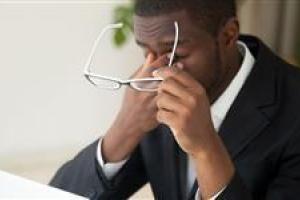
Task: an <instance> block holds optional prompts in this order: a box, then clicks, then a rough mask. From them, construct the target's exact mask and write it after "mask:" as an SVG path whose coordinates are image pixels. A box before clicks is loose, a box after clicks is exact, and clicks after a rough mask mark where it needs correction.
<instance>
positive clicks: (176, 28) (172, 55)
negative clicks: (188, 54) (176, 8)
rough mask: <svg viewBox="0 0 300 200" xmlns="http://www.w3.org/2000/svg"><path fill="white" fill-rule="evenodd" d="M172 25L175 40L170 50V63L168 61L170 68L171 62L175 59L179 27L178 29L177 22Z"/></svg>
mask: <svg viewBox="0 0 300 200" xmlns="http://www.w3.org/2000/svg"><path fill="white" fill-rule="evenodd" d="M174 25H175V40H174V46H173V50H172V53H171V57H170V61H169V65H168V66H169V67H171V66H172V64H173V61H174V57H175V52H176V48H177V45H178V39H179V27H178V22H177V21H175V22H174Z"/></svg>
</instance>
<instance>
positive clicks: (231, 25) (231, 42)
mask: <svg viewBox="0 0 300 200" xmlns="http://www.w3.org/2000/svg"><path fill="white" fill-rule="evenodd" d="M239 35H240V26H239V22H238V20H237V18H236V17H232V18H230V19H229V20H227V21H226V22H225V24H224V26H223V27H222V29H221V31H220V33H219V39H220V42H221V44H223V45H224V47H225V48H229V49H230V48H232V47H234V46H235V45H236V42H237V40H238V39H239Z"/></svg>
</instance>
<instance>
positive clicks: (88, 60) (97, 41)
mask: <svg viewBox="0 0 300 200" xmlns="http://www.w3.org/2000/svg"><path fill="white" fill-rule="evenodd" d="M122 27H123V24H122V23H118V24H109V25H108V26H106V27H105V28H104V29H103V30H102V31H101V32H100V34H99V35H98V37H97V39H96V40H95V42H94V44H93V47H92V50H91V53H90V54H89V56H88V59H87V61H86V64H85V67H84V73H89V72H90V69H89V68H90V64H91V62H92V59H93V57H94V54H95V51H96V49H97V46H98V44H99V42H100V40H101V38H102V37H103V35H104V34H105V33H106V32H107V31H108V30H109V29H115V28H122Z"/></svg>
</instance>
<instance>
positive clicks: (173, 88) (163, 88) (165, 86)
mask: <svg viewBox="0 0 300 200" xmlns="http://www.w3.org/2000/svg"><path fill="white" fill-rule="evenodd" d="M160 92H167V93H169V94H171V95H173V96H175V97H178V98H179V99H180V100H181V101H183V102H184V101H185V99H187V97H189V96H190V91H189V90H188V89H187V88H186V87H185V86H183V85H182V84H180V83H179V82H178V81H177V80H176V79H174V78H173V77H169V78H167V79H165V80H164V81H162V82H161V83H160V85H159V88H158V93H160Z"/></svg>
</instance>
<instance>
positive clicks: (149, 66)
mask: <svg viewBox="0 0 300 200" xmlns="http://www.w3.org/2000/svg"><path fill="white" fill-rule="evenodd" d="M166 63H167V55H162V56H160V57H158V58H157V59H156V60H151V61H150V62H148V63H146V64H145V65H144V66H143V68H142V72H141V73H143V75H144V76H148V77H152V76H153V75H152V72H153V71H155V70H157V69H159V68H161V67H163V66H165V65H166Z"/></svg>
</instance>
